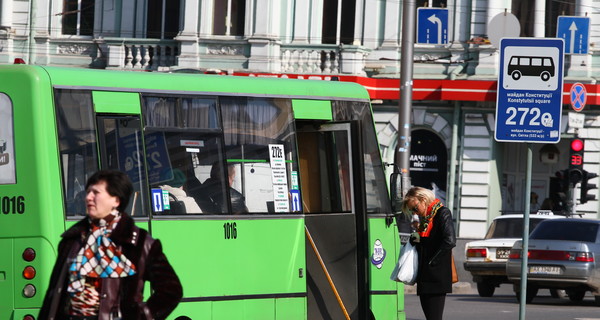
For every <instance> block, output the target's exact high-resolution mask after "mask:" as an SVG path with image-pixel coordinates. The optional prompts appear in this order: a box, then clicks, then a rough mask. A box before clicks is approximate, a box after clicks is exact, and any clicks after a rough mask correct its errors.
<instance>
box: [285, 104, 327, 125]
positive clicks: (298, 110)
mask: <svg viewBox="0 0 600 320" xmlns="http://www.w3.org/2000/svg"><path fill="white" fill-rule="evenodd" d="M292 109H293V110H294V118H296V119H314V120H327V121H331V120H332V119H333V116H332V114H331V101H322V100H297V99H294V100H292Z"/></svg>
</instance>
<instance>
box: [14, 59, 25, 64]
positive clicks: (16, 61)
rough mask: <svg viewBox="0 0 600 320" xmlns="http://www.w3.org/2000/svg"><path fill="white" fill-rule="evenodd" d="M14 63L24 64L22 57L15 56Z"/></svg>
mask: <svg viewBox="0 0 600 320" xmlns="http://www.w3.org/2000/svg"><path fill="white" fill-rule="evenodd" d="M14 64H26V63H25V60H23V59H22V58H15V61H14Z"/></svg>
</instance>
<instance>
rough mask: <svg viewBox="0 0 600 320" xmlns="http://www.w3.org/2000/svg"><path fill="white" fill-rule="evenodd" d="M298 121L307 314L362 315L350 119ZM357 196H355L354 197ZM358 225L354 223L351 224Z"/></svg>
mask: <svg viewBox="0 0 600 320" xmlns="http://www.w3.org/2000/svg"><path fill="white" fill-rule="evenodd" d="M297 126H298V157H299V167H300V182H301V190H302V204H303V211H304V213H305V216H306V218H305V224H306V242H307V244H306V245H307V247H306V268H307V280H306V281H307V291H308V293H307V294H308V319H344V318H345V317H346V315H349V316H350V317H351V318H352V319H359V318H364V317H362V316H361V313H362V312H363V311H360V310H364V308H365V306H364V303H362V302H361V299H362V298H361V297H364V296H365V292H364V290H365V289H364V288H363V287H361V285H360V283H364V282H365V281H364V275H361V273H363V272H364V271H363V270H362V269H361V268H360V264H359V256H360V252H361V251H360V249H359V246H358V244H359V242H358V241H357V230H358V228H361V227H362V226H361V225H360V224H361V223H360V222H359V221H361V219H357V215H361V214H360V213H357V211H358V212H361V210H356V206H357V204H358V203H360V202H361V201H360V200H358V201H357V194H356V192H357V191H356V190H357V188H356V186H357V184H356V183H355V180H357V179H360V178H359V177H357V174H356V172H355V170H356V169H358V168H359V167H360V166H359V163H360V161H359V159H360V157H358V156H356V155H357V154H358V153H356V151H357V150H353V147H352V141H356V140H357V139H353V138H352V134H353V130H352V126H351V123H332V124H325V125H321V126H320V127H318V128H314V125H312V124H311V125H305V126H302V125H301V124H300V123H298V124H297ZM359 198H360V197H359ZM357 224H359V225H357Z"/></svg>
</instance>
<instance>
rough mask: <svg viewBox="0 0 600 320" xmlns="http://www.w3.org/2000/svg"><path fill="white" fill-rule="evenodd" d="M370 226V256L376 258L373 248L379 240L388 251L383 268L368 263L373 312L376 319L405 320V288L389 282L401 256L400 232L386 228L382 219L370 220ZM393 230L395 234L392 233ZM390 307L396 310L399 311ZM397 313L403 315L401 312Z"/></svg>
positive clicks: (393, 225) (374, 218) (372, 218)
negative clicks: (399, 255)
mask: <svg viewBox="0 0 600 320" xmlns="http://www.w3.org/2000/svg"><path fill="white" fill-rule="evenodd" d="M368 224H369V226H368V228H369V244H368V246H369V255H370V256H371V257H372V256H373V253H374V247H375V245H374V244H375V242H376V241H377V240H379V241H380V242H381V245H382V247H383V249H384V250H385V258H384V259H383V262H382V263H381V265H380V267H377V266H376V265H374V264H373V263H369V268H370V269H369V275H370V278H369V283H370V286H371V287H370V291H371V310H372V311H373V314H374V315H375V318H376V319H405V317H406V315H405V313H404V312H403V310H404V294H403V292H404V285H403V284H402V283H399V282H395V281H392V280H390V275H391V274H392V271H393V270H394V267H395V265H396V262H397V261H398V254H399V252H400V237H399V235H398V232H397V230H398V229H397V227H396V225H395V224H392V225H391V226H390V227H388V226H386V222H385V218H381V217H370V218H369V219H368ZM390 229H391V230H392V231H393V232H390ZM390 306H397V308H393V307H390ZM398 310H402V311H400V312H398ZM396 313H398V314H396Z"/></svg>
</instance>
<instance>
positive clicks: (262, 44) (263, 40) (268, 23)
mask: <svg viewBox="0 0 600 320" xmlns="http://www.w3.org/2000/svg"><path fill="white" fill-rule="evenodd" d="M255 6H256V8H260V10H246V17H248V16H249V15H252V13H253V12H255V13H256V16H254V17H253V18H254V19H253V29H254V33H253V34H252V35H251V36H250V38H249V39H248V43H249V44H250V59H249V62H248V69H250V70H254V71H258V70H265V71H268V72H280V71H281V41H280V39H279V23H280V16H281V1H279V0H274V1H273V0H255ZM246 9H248V8H246Z"/></svg>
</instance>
